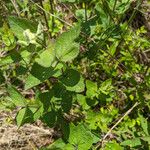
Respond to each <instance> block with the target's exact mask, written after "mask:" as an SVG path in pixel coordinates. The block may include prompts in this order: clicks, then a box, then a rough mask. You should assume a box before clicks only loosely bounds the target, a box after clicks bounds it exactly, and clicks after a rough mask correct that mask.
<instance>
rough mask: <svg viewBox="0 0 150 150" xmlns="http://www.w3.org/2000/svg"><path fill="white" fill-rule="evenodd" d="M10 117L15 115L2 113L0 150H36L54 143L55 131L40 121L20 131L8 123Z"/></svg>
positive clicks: (0, 114)
mask: <svg viewBox="0 0 150 150" xmlns="http://www.w3.org/2000/svg"><path fill="white" fill-rule="evenodd" d="M10 116H11V117H12V116H14V115H13V114H12V113H11V114H10V113H8V112H7V113H6V112H0V150H36V149H39V148H41V147H43V146H46V145H49V144H50V143H52V142H53V139H52V137H53V135H54V130H53V129H49V128H46V127H44V126H43V124H42V123H41V122H40V121H38V122H36V123H34V124H32V125H31V124H26V125H24V126H23V127H21V128H20V129H18V127H17V126H16V125H15V123H12V122H11V121H8V120H11V119H10ZM12 119H13V118H12Z"/></svg>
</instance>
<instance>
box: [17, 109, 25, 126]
mask: <svg viewBox="0 0 150 150" xmlns="http://www.w3.org/2000/svg"><path fill="white" fill-rule="evenodd" d="M26 114H27V108H22V109H21V110H19V112H18V114H17V116H16V121H17V126H18V127H20V126H22V125H23V124H24V122H25V117H26Z"/></svg>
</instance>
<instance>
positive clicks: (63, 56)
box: [55, 26, 80, 62]
mask: <svg viewBox="0 0 150 150" xmlns="http://www.w3.org/2000/svg"><path fill="white" fill-rule="evenodd" d="M79 34H80V26H76V27H74V28H72V29H71V30H70V31H68V32H65V33H63V34H62V35H61V36H60V37H59V38H58V39H57V41H56V45H55V50H56V57H57V58H58V59H59V60H60V61H63V62H67V61H71V60H72V59H74V58H76V57H77V55H78V54H79V44H78V43H76V42H75V39H76V38H77V37H78V36H79Z"/></svg>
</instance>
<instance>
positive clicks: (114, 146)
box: [104, 141, 123, 150]
mask: <svg viewBox="0 0 150 150" xmlns="http://www.w3.org/2000/svg"><path fill="white" fill-rule="evenodd" d="M104 150H123V147H121V146H120V145H119V144H118V143H116V142H115V141H111V142H108V143H107V144H106V146H105V148H104Z"/></svg>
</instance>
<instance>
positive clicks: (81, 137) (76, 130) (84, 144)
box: [69, 124, 93, 150]
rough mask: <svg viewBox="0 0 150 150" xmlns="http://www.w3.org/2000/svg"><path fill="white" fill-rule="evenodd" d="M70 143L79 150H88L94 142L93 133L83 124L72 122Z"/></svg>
mask: <svg viewBox="0 0 150 150" xmlns="http://www.w3.org/2000/svg"><path fill="white" fill-rule="evenodd" d="M69 143H70V144H72V145H74V146H75V147H77V148H78V150H88V149H90V147H91V146H92V143H93V136H92V133H91V132H90V131H89V130H88V129H87V128H85V126H84V125H83V124H79V125H78V126H74V125H73V124H71V125H70V136H69Z"/></svg>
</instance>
